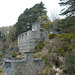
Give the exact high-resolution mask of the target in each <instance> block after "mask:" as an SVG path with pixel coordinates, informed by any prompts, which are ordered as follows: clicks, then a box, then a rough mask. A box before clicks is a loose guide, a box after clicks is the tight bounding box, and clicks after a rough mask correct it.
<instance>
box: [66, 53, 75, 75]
mask: <svg viewBox="0 0 75 75" xmlns="http://www.w3.org/2000/svg"><path fill="white" fill-rule="evenodd" d="M65 58H66V60H65V62H66V67H67V70H68V73H69V74H73V73H74V74H75V62H74V61H75V58H74V56H73V55H72V54H67V55H66V56H65Z"/></svg>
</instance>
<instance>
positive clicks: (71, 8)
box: [59, 0, 75, 16]
mask: <svg viewBox="0 0 75 75" xmlns="http://www.w3.org/2000/svg"><path fill="white" fill-rule="evenodd" d="M60 1H61V2H60V3H59V4H60V6H67V8H66V7H65V8H66V9H64V10H65V11H64V10H62V11H63V13H62V14H61V15H68V16H74V14H75V0H60Z"/></svg>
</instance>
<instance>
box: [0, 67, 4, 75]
mask: <svg viewBox="0 0 75 75" xmlns="http://www.w3.org/2000/svg"><path fill="white" fill-rule="evenodd" d="M0 75H4V72H3V70H2V68H1V67H0Z"/></svg>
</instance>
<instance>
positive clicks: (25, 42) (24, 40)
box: [3, 22, 45, 75]
mask: <svg viewBox="0 0 75 75" xmlns="http://www.w3.org/2000/svg"><path fill="white" fill-rule="evenodd" d="M44 36H45V32H44V30H43V29H40V23H38V22H36V23H34V24H33V25H32V30H29V31H27V32H25V33H22V34H20V35H19V36H18V47H19V51H20V52H22V53H23V54H24V58H22V59H19V58H15V59H13V58H12V56H11V54H9V53H8V54H6V59H5V60H4V63H3V70H4V72H5V74H6V75H37V74H38V72H39V71H41V70H42V69H43V68H44V61H43V60H42V59H34V58H33V53H32V52H30V50H31V49H34V46H35V45H36V44H37V43H38V41H40V40H44V38H45V37H44Z"/></svg>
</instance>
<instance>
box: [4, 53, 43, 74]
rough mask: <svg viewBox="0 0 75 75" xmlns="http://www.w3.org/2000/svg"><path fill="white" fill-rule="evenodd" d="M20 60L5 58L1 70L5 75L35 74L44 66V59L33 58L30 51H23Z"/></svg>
mask: <svg viewBox="0 0 75 75" xmlns="http://www.w3.org/2000/svg"><path fill="white" fill-rule="evenodd" d="M24 56H25V58H24V59H21V60H5V62H4V65H3V66H4V67H3V70H4V72H5V73H7V75H37V73H38V72H39V71H41V70H42V69H43V68H44V61H43V60H41V59H34V58H33V53H32V52H25V53H24Z"/></svg>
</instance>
